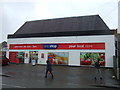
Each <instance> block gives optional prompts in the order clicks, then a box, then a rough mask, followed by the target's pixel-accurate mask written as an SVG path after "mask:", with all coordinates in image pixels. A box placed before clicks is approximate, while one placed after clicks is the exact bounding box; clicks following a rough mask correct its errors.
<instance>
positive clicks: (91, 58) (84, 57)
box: [80, 52, 105, 66]
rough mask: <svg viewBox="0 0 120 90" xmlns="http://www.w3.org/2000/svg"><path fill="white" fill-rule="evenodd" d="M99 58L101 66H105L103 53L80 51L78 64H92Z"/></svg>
mask: <svg viewBox="0 0 120 90" xmlns="http://www.w3.org/2000/svg"><path fill="white" fill-rule="evenodd" d="M98 59H100V64H101V66H105V53H89V52H87V53H86V52H82V53H80V65H94V63H95V61H97V60H98Z"/></svg>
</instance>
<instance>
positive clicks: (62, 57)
mask: <svg viewBox="0 0 120 90" xmlns="http://www.w3.org/2000/svg"><path fill="white" fill-rule="evenodd" d="M68 57H69V53H68V52H49V53H48V60H50V62H51V63H52V64H63V65H67V64H68Z"/></svg>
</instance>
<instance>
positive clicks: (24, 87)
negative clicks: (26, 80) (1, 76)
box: [0, 83, 26, 88]
mask: <svg viewBox="0 0 120 90" xmlns="http://www.w3.org/2000/svg"><path fill="white" fill-rule="evenodd" d="M0 84H1V83H0ZM2 85H4V86H8V87H16V88H26V87H22V86H16V85H8V84H3V83H2Z"/></svg>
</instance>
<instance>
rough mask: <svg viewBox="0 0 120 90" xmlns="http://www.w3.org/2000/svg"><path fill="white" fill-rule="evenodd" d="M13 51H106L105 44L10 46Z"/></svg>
mask: <svg viewBox="0 0 120 90" xmlns="http://www.w3.org/2000/svg"><path fill="white" fill-rule="evenodd" d="M9 49H13V50H27V49H30V50H33V49H99V50H104V49H105V43H59V44H58V43H57V44H56V43H53V44H10V48H9Z"/></svg>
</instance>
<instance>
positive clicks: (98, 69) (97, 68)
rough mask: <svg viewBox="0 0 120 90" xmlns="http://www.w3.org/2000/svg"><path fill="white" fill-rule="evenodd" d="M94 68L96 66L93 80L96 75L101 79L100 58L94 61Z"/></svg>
mask: <svg viewBox="0 0 120 90" xmlns="http://www.w3.org/2000/svg"><path fill="white" fill-rule="evenodd" d="M94 66H95V68H96V74H95V78H94V79H95V80H97V76H100V79H101V80H102V75H101V70H100V59H98V60H97V61H96V62H95V65H94Z"/></svg>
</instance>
